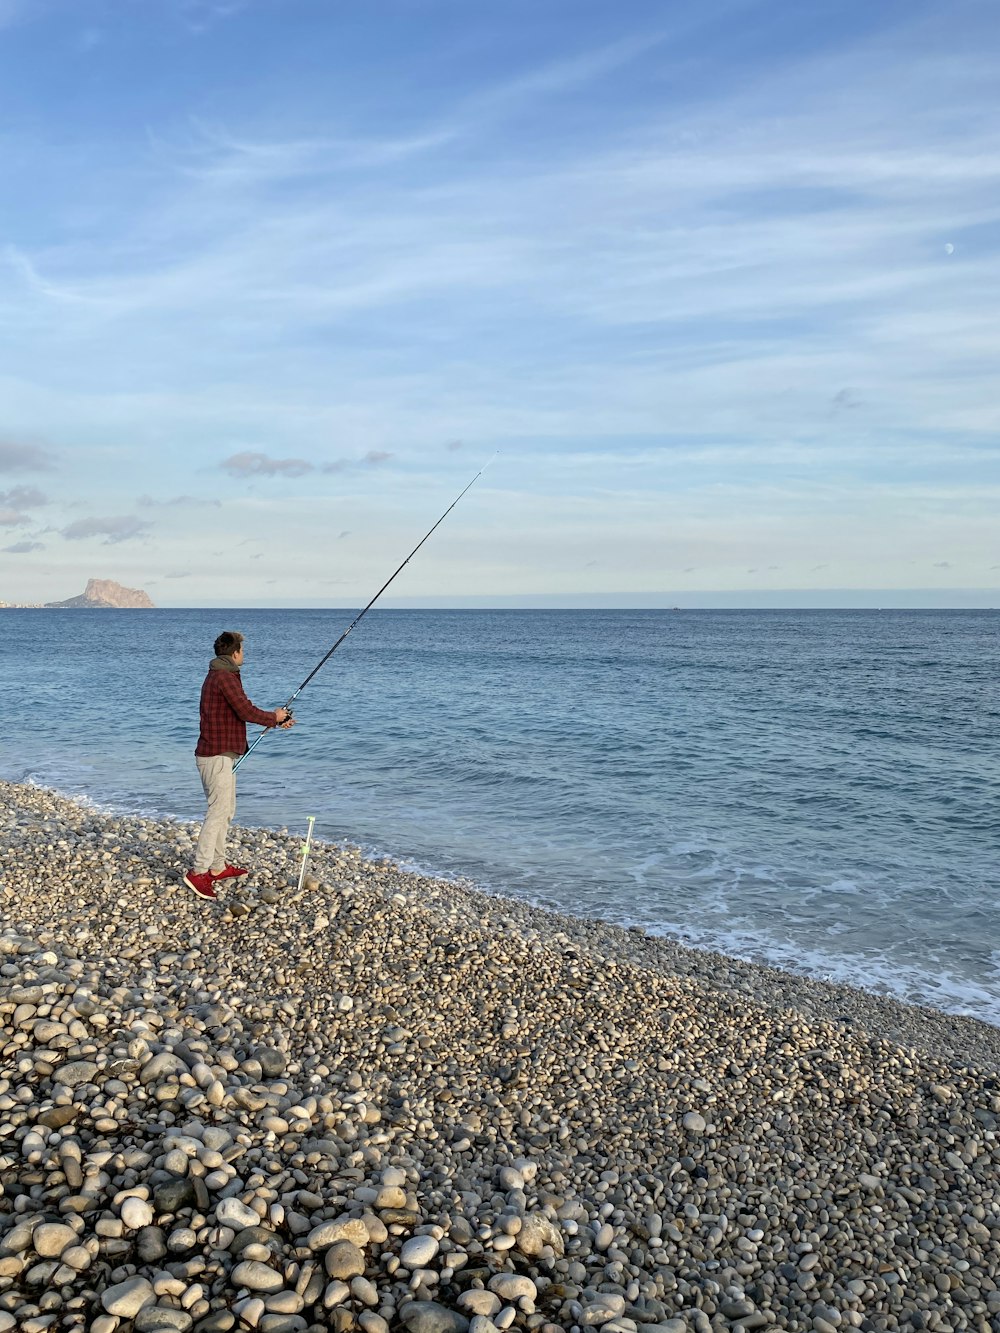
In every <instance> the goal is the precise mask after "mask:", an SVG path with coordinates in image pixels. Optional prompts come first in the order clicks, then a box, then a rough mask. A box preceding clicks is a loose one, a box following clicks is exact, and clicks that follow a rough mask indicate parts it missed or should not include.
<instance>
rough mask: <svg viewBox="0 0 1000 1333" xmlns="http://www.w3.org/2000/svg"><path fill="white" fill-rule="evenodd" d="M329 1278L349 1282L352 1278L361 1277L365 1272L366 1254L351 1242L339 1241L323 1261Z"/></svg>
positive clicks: (329, 1250) (332, 1246)
mask: <svg viewBox="0 0 1000 1333" xmlns="http://www.w3.org/2000/svg"><path fill="white" fill-rule="evenodd" d="M323 1263H324V1266H325V1267H326V1272H327V1276H328V1277H333V1278H339V1279H340V1281H341V1282H349V1281H350V1279H351V1278H352V1277H360V1276H361V1274H363V1273H364V1271H365V1256H364V1253H363V1252H362V1251H361V1250H359V1249H358V1247H357V1246H356V1245H353V1244H352V1243H351V1242H350V1241H349V1240H338V1241H336V1242H335V1244H333V1245H331V1246H330V1248H329V1249H328V1250H327V1252H326V1255H325V1257H324V1259H323Z"/></svg>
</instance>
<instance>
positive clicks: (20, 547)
mask: <svg viewBox="0 0 1000 1333" xmlns="http://www.w3.org/2000/svg"><path fill="white" fill-rule="evenodd" d="M3 549H4V551H6V553H7V554H8V555H29V554H30V553H31V552H32V551H44V550H45V546H44V544H43V543H42V542H28V541H25V542H14V544H13V545H12V546H5V547H4V548H3Z"/></svg>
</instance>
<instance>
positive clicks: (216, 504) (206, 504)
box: [136, 495, 222, 509]
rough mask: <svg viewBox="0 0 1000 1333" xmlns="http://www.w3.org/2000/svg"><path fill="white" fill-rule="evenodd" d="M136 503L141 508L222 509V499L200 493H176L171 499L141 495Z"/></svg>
mask: <svg viewBox="0 0 1000 1333" xmlns="http://www.w3.org/2000/svg"><path fill="white" fill-rule="evenodd" d="M136 504H137V505H138V506H139V507H140V508H141V509H177V508H184V509H201V508H208V509H221V508H222V501H221V500H210V499H206V498H204V497H203V496H199V495H174V496H172V497H171V498H170V499H169V500H160V499H157V498H156V497H155V496H152V495H140V496H139V497H138V499H137V500H136Z"/></svg>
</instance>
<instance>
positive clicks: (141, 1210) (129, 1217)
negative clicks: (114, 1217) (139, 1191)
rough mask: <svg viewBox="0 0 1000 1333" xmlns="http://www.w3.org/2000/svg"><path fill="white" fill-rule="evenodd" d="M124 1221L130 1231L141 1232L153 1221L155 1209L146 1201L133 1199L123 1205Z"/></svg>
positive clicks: (127, 1200)
mask: <svg viewBox="0 0 1000 1333" xmlns="http://www.w3.org/2000/svg"><path fill="white" fill-rule="evenodd" d="M122 1221H123V1222H124V1223H125V1225H126V1226H127V1227H128V1229H129V1230H130V1231H140V1230H141V1229H142V1228H143V1227H148V1226H150V1224H151V1223H152V1221H153V1209H152V1207H151V1206H150V1205H149V1204H148V1203H147V1202H146V1200H145V1199H136V1198H135V1197H131V1198H128V1199H126V1200H125V1202H124V1203H123V1204H122Z"/></svg>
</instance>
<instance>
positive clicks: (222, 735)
mask: <svg viewBox="0 0 1000 1333" xmlns="http://www.w3.org/2000/svg"><path fill="white" fill-rule="evenodd" d="M248 722H256V723H258V724H259V725H260V726H262V727H275V726H277V725H278V718H277V715H276V714H275V713H265V712H264V710H263V709H262V708H256V707H255V706H254V705H253V704H252V703H251V702H250V700H249V699H248V698H247V696H246V695H245V694H244V693H243V683H242V681H241V680H240V673H239V672H238V671H223V670H219V669H218V668H211V667H210V668H209V672H208V675H207V676H206V677H205V683H204V685H202V687H201V734H200V735H199V737H198V744H197V745H196V746H195V749H194V752H195V754H196V755H200V756H201V757H202V758H203V759H204V758H207V757H208V756H209V755H213V754H245V753H246V749H247V726H246V724H247V723H248Z"/></svg>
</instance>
